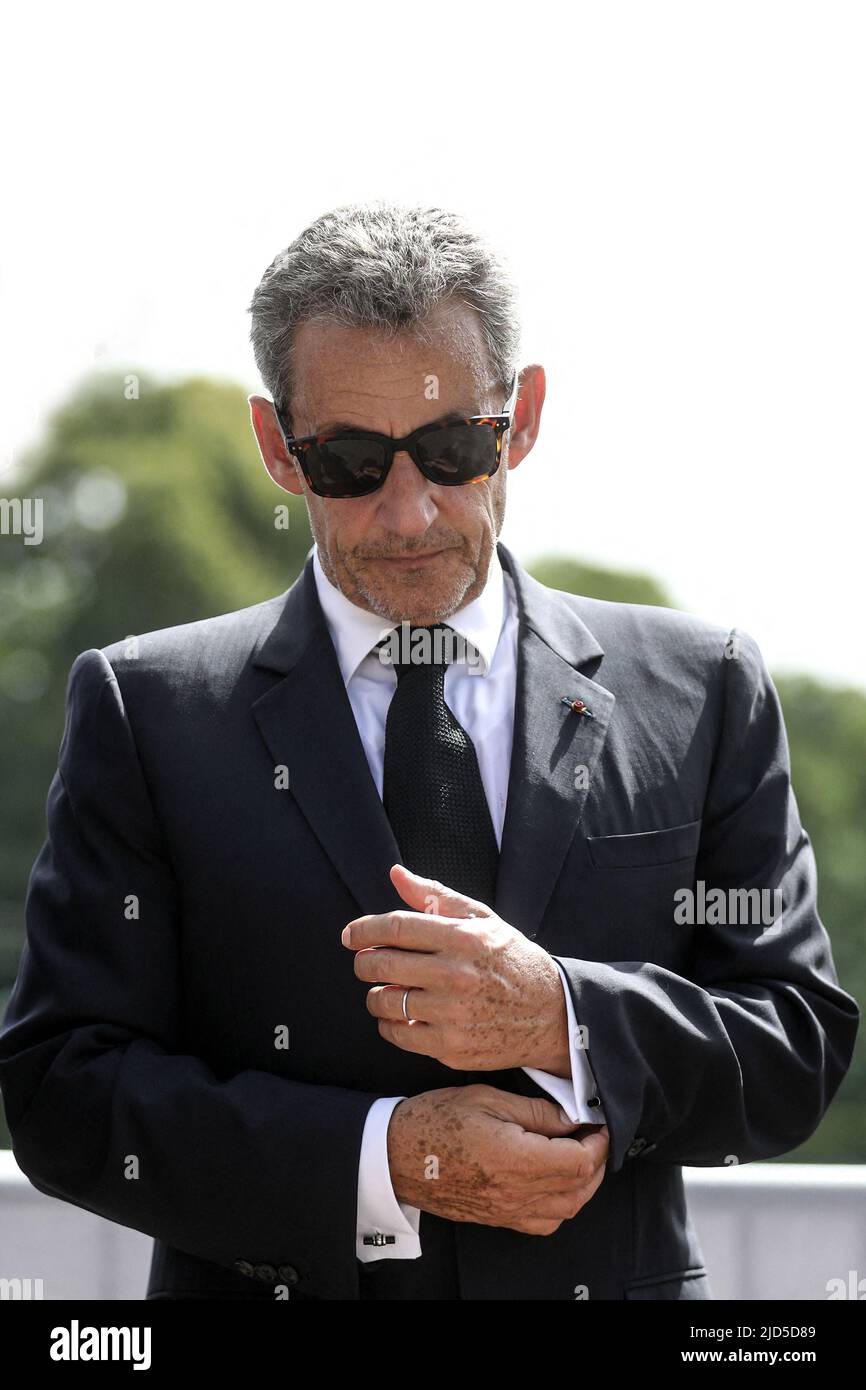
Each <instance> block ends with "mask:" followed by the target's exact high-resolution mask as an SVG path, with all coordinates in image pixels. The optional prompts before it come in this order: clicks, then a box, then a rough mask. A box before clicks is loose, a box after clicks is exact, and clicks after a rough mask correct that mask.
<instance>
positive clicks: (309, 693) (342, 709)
mask: <svg viewBox="0 0 866 1390" xmlns="http://www.w3.org/2000/svg"><path fill="white" fill-rule="evenodd" d="M254 665H256V666H259V667H264V668H267V669H270V670H274V671H279V672H281V673H284V675H283V679H282V680H281V681H279V682H278V683H277V684H276V685H273V686H271V688H270V689H269V690H268V691H266V692H265V694H264V695H262V696H260V697H259V698H258V699H257V700H256V701H255V702H254V704H253V707H252V708H253V715H254V717H255V720H256V723H257V724H258V726H259V730H260V732H261V735H262V738H263V739H264V741H265V744H266V745H267V748H268V750H269V752H270V755H271V757H272V758H273V761H274V766H275V767H278V766H285V767H286V768H287V769H288V781H289V790H290V792H291V794H292V796H293V797H294V799H295V801H296V802H297V804H298V806H299V807H300V809H301V811H302V812H303V814H304V816H305V817H306V819H307V821H308V822H309V825H310V827H311V829H312V830H313V832H314V834H315V835H316V837H317V838H318V840H319V842H320V844H321V845H322V848H323V849H324V851H325V853H326V854H327V855H328V857H329V858H330V860H331V861H332V863H333V864H334V867H335V868H336V870H337V872H338V873H339V875H340V877H341V878H342V880H343V882H344V883H345V884H346V887H347V888H348V889H349V891H350V892H351V894H352V896H353V897H354V898H355V900H356V901H357V903H358V905H359V907H360V909H361V911H362V912H365V913H366V912H387V911H389V910H391V909H392V908H395V907H401V906H402V907H405V903H404V902H403V900H402V899H401V898H400V895H399V894H398V892H397V890H396V888H394V886H393V884H392V883H391V880H390V878H389V877H388V870H389V869H390V867H391V865H392V864H396V863H398V862H399V859H400V851H399V849H398V846H397V842H396V840H395V839H394V833H393V831H392V829H391V825H390V822H389V821H388V818H387V816H386V815H385V811H384V808H383V806H382V802H381V799H380V797H379V794H378V792H377V791H376V785H375V783H374V781H373V778H372V775H371V773H370V768H369V766H368V763H367V758H366V755H365V753H364V747H363V744H362V743H361V736H360V734H359V733H358V727H357V725H356V723H355V716H354V714H353V713H352V707H351V705H350V703H349V697H348V695H347V694H346V687H345V685H344V684H343V677H342V675H341V672H340V667H339V663H338V661H337V655H336V652H335V651H334V645H333V643H332V641H331V636H330V633H329V632H328V628H327V624H326V622H325V618H324V614H323V613H322V609H321V606H320V604H319V599H318V595H317V593H316V581H315V576H314V574H313V562H312V551H311V552H310V554H309V555H308V557H307V560H306V562H305V564H304V568H303V570H302V572H301V574H300V576H299V578H298V580H297V581H296V583H295V584H294V585H293V586H292V588H291V589H290V590H289V594H288V597H287V599H286V603H285V606H284V608H283V611H282V613H281V615H280V618H279V620H278V622H277V624H276V626H275V627H274V628H273V630H272V631H271V633H269V634H268V635H267V636H266V637H265V639H264V641H263V642H262V644H261V645H260V647H259V650H258V652H257V654H256V656H255V657H254ZM305 730H307V731H309V737H305Z"/></svg>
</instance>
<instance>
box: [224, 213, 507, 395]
mask: <svg viewBox="0 0 866 1390" xmlns="http://www.w3.org/2000/svg"><path fill="white" fill-rule="evenodd" d="M455 299H456V300H459V301H462V302H463V303H464V304H466V305H468V306H469V307H470V308H471V309H474V310H475V313H476V315H477V319H478V322H479V326H480V329H481V335H482V340H483V342H484V344H485V345H486V348H487V354H488V358H489V366H490V367H491V368H492V371H493V377H494V381H493V383H492V384H494V385H499V386H503V387H506V388H507V387H510V385H511V382H512V380H513V377H514V372H515V371H516V369H517V355H518V351H519V347H520V321H519V315H518V309H517V292H516V288H515V285H514V281H513V278H512V275H511V272H510V269H509V267H508V263H507V261H506V260H505V258H504V257H503V256H501V255H500V254H498V253H497V252H496V251H494V249H493V247H492V246H491V245H490V244H489V242H488V241H487V240H486V239H485V238H484V237H483V236H481V235H480V234H479V233H478V232H476V231H474V230H473V229H472V227H470V225H469V224H468V222H467V221H466V220H465V219H464V218H463V217H462V216H461V215H460V214H459V213H455V212H448V211H446V210H445V209H443V208H425V207H406V206H403V205H401V204H398V203H392V202H388V201H386V200H384V199H380V200H377V201H375V202H369V203H347V204H344V205H343V206H342V207H338V208H335V209H333V211H331V212H326V213H324V214H323V215H322V216H321V217H319V218H317V219H316V221H315V222H312V223H310V225H309V226H308V227H306V228H305V229H304V231H303V232H301V234H300V236H298V237H296V238H295V240H294V241H293V242H292V244H291V245H290V246H288V247H287V248H286V250H285V251H281V252H280V254H279V255H278V256H276V257H275V259H274V260H273V261H272V262H271V264H270V265H269V266H268V268H267V270H266V271H265V273H264V275H263V276H262V278H261V280H260V282H259V284H258V286H257V288H256V291H255V294H254V295H253V298H252V301H251V303H250V305H249V312H250V313H251V314H252V328H251V330H250V340H251V342H252V345H253V353H254V355H255V359H256V365H257V367H258V369H259V373H260V375H261V378H262V381H263V382H264V384H265V387H266V388H267V390H268V391H270V393H271V395H272V396H273V398H274V400H275V401H276V402H277V404H278V405H279V406H280V407H281V408H282V409H285V410H286V411H287V412H288V403H289V402H290V400H291V399H292V393H293V388H294V386H295V380H294V371H293V366H294V364H293V358H292V354H293V346H294V343H293V337H294V330H295V328H296V327H297V325H298V324H300V323H305V322H312V321H317V322H326V323H336V324H342V325H344V326H347V327H361V328H375V329H378V330H380V331H386V332H387V331H389V330H390V331H391V332H392V333H397V332H408V333H410V334H414V335H416V336H418V335H419V334H420V335H421V336H423V330H424V321H425V319H426V317H427V315H428V314H429V313H430V312H431V311H432V310H433V309H434V308H436V307H437V306H438V305H440V304H442V303H444V302H446V301H448V300H455Z"/></svg>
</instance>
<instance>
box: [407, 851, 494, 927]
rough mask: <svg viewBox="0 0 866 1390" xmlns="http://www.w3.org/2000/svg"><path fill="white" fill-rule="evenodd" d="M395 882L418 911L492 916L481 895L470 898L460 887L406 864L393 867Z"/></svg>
mask: <svg viewBox="0 0 866 1390" xmlns="http://www.w3.org/2000/svg"><path fill="white" fill-rule="evenodd" d="M391 882H392V883H393V885H394V887H395V888H396V889H397V892H398V893H399V894H400V897H401V898H402V899H403V901H404V902H407V903H408V904H409V906H410V907H414V908H415V909H416V910H417V911H418V912H424V913H433V914H435V915H438V916H442V917H492V916H493V909H492V908H491V907H488V905H487V903H482V902H479V900H478V899H477V898H469V897H467V896H466V894H465V893H459V892H458V891H457V889H456V888H448V887H447V886H446V885H445V884H444V883H440V882H439V880H438V879H435V878H424V877H422V875H421V874H416V873H414V872H413V871H412V870H411V869H407V868H406V865H405V864H394V865H393V866H392V868H391Z"/></svg>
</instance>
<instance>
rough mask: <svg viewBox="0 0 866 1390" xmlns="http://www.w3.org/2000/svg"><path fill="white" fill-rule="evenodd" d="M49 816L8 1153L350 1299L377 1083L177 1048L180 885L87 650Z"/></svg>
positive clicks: (11, 1079) (66, 1183) (13, 1074)
mask: <svg viewBox="0 0 866 1390" xmlns="http://www.w3.org/2000/svg"><path fill="white" fill-rule="evenodd" d="M192 794H194V793H193V789H191V795H192ZM47 822H48V824H47V838H46V841H45V843H44V844H43V846H42V849H41V851H40V853H39V855H38V858H37V860H36V862H35V864H34V867H33V870H32V874H31V878H30V884H29V889H28V894H27V904H26V924H27V935H26V941H25V945H24V951H23V955H22V958H21V963H20V967H19V972H18V978H17V980H16V983H15V987H14V989H13V992H12V995H11V998H10V1001H9V1005H8V1008H7V1012H6V1017H5V1020H4V1026H3V1029H2V1032H0V1087H2V1092H3V1099H4V1102H5V1107H6V1115H7V1120H8V1124H9V1129H10V1132H11V1135H12V1145H13V1151H14V1154H15V1157H16V1159H17V1161H18V1163H19V1165H20V1167H21V1168H22V1169H23V1171H24V1173H25V1174H26V1175H27V1177H28V1178H29V1179H30V1181H31V1183H32V1184H33V1186H34V1187H36V1188H37V1189H38V1190H40V1191H42V1192H45V1193H48V1194H49V1195H51V1196H53V1197H59V1198H61V1199H63V1200H64V1201H67V1202H71V1203H73V1204H74V1205H75V1206H79V1207H82V1208H85V1209H86V1210H88V1211H92V1212H96V1213H98V1214H99V1215H100V1216H103V1217H107V1218H108V1219H109V1220H111V1221H115V1222H118V1223H119V1224H120V1225H122V1226H129V1227H132V1228H134V1229H135V1230H139V1231H143V1232H145V1233H146V1234H148V1235H151V1236H153V1237H155V1238H157V1239H159V1240H162V1241H164V1242H166V1243H167V1244H169V1245H171V1246H174V1247H176V1248H178V1249H180V1250H183V1251H186V1252H187V1253H189V1254H191V1255H194V1256H198V1257H199V1258H201V1259H204V1260H209V1261H212V1262H214V1263H215V1264H218V1265H221V1266H224V1267H226V1268H231V1267H233V1266H235V1264H236V1262H239V1261H245V1262H247V1268H246V1269H245V1270H244V1272H247V1273H248V1272H249V1266H250V1265H256V1264H259V1263H261V1264H265V1265H270V1266H273V1268H274V1269H275V1270H276V1269H279V1267H280V1266H281V1265H289V1266H291V1267H292V1270H293V1271H295V1272H296V1273H297V1281H296V1282H297V1287H298V1291H299V1292H300V1291H303V1292H307V1293H311V1294H313V1295H314V1296H318V1297H324V1298H337V1299H340V1298H342V1299H351V1298H357V1296H358V1275H357V1260H356V1255H355V1243H356V1218H357V1213H356V1202H357V1190H358V1165H359V1158H360V1151H361V1141H362V1135H363V1130H364V1124H365V1120H366V1117H367V1113H368V1111H369V1109H370V1107H371V1105H372V1104H373V1102H374V1101H375V1100H376V1099H377V1096H376V1095H373V1094H367V1093H362V1092H358V1091H353V1090H347V1089H342V1088H340V1087H335V1086H318V1085H310V1084H306V1083H299V1082H294V1081H291V1080H288V1079H284V1078H281V1077H278V1076H275V1075H272V1074H271V1073H269V1072H265V1071H259V1070H245V1071H240V1072H238V1073H237V1074H235V1075H232V1076H229V1077H227V1078H226V1077H222V1076H217V1075H215V1074H214V1072H213V1071H212V1070H211V1068H210V1067H209V1066H208V1065H207V1063H206V1061H205V1060H203V1059H202V1058H200V1057H197V1056H190V1055H187V1054H186V1052H185V1051H184V1049H183V1047H182V1033H181V1029H182V1019H183V1006H184V999H183V983H182V969H181V952H180V932H181V927H182V923H181V913H180V895H179V891H178V885H177V883H176V881H175V879H174V876H173V873H172V869H171V864H170V856H169V852H168V846H167V845H166V843H165V842H164V839H163V835H162V832H161V829H160V826H159V824H158V822H157V819H156V816H155V814H154V810H153V807H152V804H151V801H150V798H149V795H148V790H147V786H146V782H145V777H144V774H143V771H142V767H141V765H140V763H139V759H138V755H137V752H136V746H135V742H134V739H133V733H132V730H131V728H130V724H129V720H128V719H127V717H126V712H125V709H124V704H123V699H122V695H121V691H120V687H119V685H118V681H117V678H116V676H115V673H114V671H113V669H112V667H111V665H110V664H109V662H108V660H107V659H106V657H105V656H104V654H103V653H102V652H100V651H97V650H91V651H86V652H83V653H82V654H81V655H80V656H78V657H77V658H76V660H75V662H74V663H73V666H72V668H71V671H70V676H69V682H68V687H67V707H66V725H65V729H64V734H63V739H62V743H61V747H60V754H59V763H58V769H57V772H56V774H55V776H54V778H53V781H52V783H51V786H50V789H49V792H48V801H47ZM133 898H134V899H137V903H138V906H137V913H135V914H132V915H131V914H130V913H129V911H128V908H129V904H130V902H131V901H132V899H133Z"/></svg>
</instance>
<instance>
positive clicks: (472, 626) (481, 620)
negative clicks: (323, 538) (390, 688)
mask: <svg viewBox="0 0 866 1390" xmlns="http://www.w3.org/2000/svg"><path fill="white" fill-rule="evenodd" d="M313 575H314V577H315V580H316V590H317V593H318V596H319V603H320V604H321V605H322V612H323V613H324V615H325V622H326V623H327V625H328V631H329V632H330V634H331V640H332V642H333V643H334V650H335V651H336V653H337V661H338V662H339V666H340V671H341V673H342V676H343V682H344V684H346V685H348V684H349V681H350V680H351V679H352V677H353V676H354V674H355V672H356V671H357V669H358V667H359V666H360V664H361V662H362V661H363V660H364V657H365V656H367V655H368V653H369V652H370V651H371V650H372V648H373V647H374V646H375V645H376V643H377V642H378V641H379V640H380V639H381V638H382V637H384V636H386V634H387V633H389V632H391V631H392V629H393V628H394V626H395V624H394V623H388V622H386V620H385V619H384V618H382V617H380V615H379V614H378V613H370V612H369V611H368V610H367V609H366V608H359V607H358V605H357V604H355V603H352V601H351V599H348V598H346V595H345V594H344V593H343V592H342V591H341V590H340V589H338V588H336V586H335V585H333V584H332V583H331V581H330V580H329V579H328V577H327V575H326V574H325V571H324V570H323V569H322V564H321V561H320V559H319V547H318V546H317V545H314V546H313ZM504 585H505V575H504V572H503V569H502V565H501V563H500V560H499V556H498V554H497V552H496V547H495V546H494V548H493V554H492V555H491V557H490V566H489V569H488V571H487V583H486V584H485V586H484V588H483V589H482V591H481V593H480V594H479V595H478V597H477V598H474V599H472V601H471V602H470V603H467V604H464V606H463V607H462V608H458V609H457V612H456V613H452V614H451V616H450V618H448V619H447V622H448V626H449V627H452V628H453V629H454V631H455V632H457V633H459V634H460V635H461V636H462V637H464V638H465V639H466V641H467V642H471V643H472V645H473V646H474V647H475V648H476V649H477V651H478V652H479V654H480V656H481V660H482V667H481V674H482V675H484V676H486V675H487V674H488V672H489V670H490V665H491V663H492V661H493V653H494V652H495V651H496V645H497V643H498V641H499V634H500V633H501V631H502V624H503V622H504V620H505V588H504Z"/></svg>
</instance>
